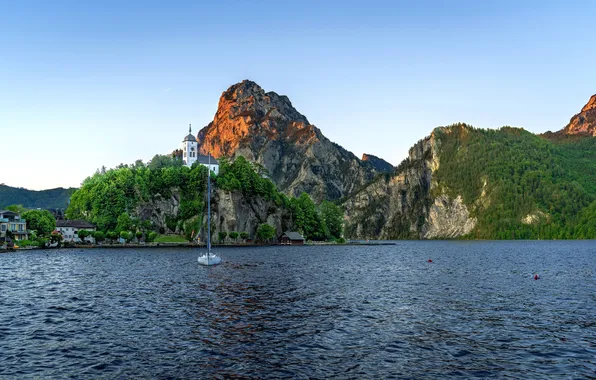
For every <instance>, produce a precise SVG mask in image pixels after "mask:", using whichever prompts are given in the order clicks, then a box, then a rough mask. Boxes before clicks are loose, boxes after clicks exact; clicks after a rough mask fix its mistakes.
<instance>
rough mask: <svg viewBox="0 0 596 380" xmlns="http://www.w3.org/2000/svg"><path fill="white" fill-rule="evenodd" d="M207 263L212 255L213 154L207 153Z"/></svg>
mask: <svg viewBox="0 0 596 380" xmlns="http://www.w3.org/2000/svg"><path fill="white" fill-rule="evenodd" d="M207 154H208V155H209V157H208V162H209V164H208V166H207V263H209V256H210V255H211V152H208V153H207Z"/></svg>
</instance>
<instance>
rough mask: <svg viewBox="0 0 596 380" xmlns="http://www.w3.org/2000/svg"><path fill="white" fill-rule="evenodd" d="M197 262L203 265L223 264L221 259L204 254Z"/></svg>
mask: <svg viewBox="0 0 596 380" xmlns="http://www.w3.org/2000/svg"><path fill="white" fill-rule="evenodd" d="M197 260H198V261H199V264H201V265H217V264H219V263H221V257H219V256H217V255H214V254H210V255H209V256H207V254H204V255H203V256H199V258H198V259H197Z"/></svg>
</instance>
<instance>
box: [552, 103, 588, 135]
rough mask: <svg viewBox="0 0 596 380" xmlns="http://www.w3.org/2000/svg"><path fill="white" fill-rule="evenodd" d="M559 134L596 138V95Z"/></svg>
mask: <svg viewBox="0 0 596 380" xmlns="http://www.w3.org/2000/svg"><path fill="white" fill-rule="evenodd" d="M559 133H561V134H565V135H584V136H596V95H592V97H591V98H590V100H589V101H588V103H587V104H586V105H585V106H584V108H582V110H581V112H580V113H578V114H577V115H574V116H573V117H572V118H571V120H570V121H569V124H568V125H567V126H566V127H565V128H564V129H563V130H561V131H560V132H559Z"/></svg>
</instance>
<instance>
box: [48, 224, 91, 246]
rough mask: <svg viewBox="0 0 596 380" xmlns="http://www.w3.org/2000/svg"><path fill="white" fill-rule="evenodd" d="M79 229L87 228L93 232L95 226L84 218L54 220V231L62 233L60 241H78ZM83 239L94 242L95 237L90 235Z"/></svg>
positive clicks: (79, 240)
mask: <svg viewBox="0 0 596 380" xmlns="http://www.w3.org/2000/svg"><path fill="white" fill-rule="evenodd" d="M79 230H87V231H89V232H91V233H93V232H94V231H95V230H96V228H95V226H94V225H93V224H91V223H89V222H87V221H86V220H62V219H60V220H56V231H58V232H60V234H61V235H62V241H65V242H66V241H69V242H75V243H80V242H81V239H79V235H78V233H79ZM85 241H87V242H89V243H94V242H95V239H94V238H93V237H92V236H87V237H86V238H85Z"/></svg>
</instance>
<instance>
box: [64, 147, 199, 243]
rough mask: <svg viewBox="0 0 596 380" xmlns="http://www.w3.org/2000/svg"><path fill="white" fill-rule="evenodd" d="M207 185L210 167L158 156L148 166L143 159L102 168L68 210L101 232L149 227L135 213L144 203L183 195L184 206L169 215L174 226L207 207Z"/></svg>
mask: <svg viewBox="0 0 596 380" xmlns="http://www.w3.org/2000/svg"><path fill="white" fill-rule="evenodd" d="M206 187H207V168H205V167H204V166H202V165H195V166H193V167H192V168H188V167H186V166H184V165H183V164H182V162H181V161H180V160H179V159H176V158H172V157H170V156H159V155H157V156H155V157H154V158H153V159H152V160H151V162H150V163H149V164H147V165H145V164H143V163H142V162H141V161H137V162H135V164H133V165H130V166H129V165H119V166H118V167H117V168H116V169H111V170H105V171H103V170H102V172H100V171H98V172H97V173H95V175H93V176H92V177H89V178H87V179H85V181H84V182H83V184H82V186H81V188H80V189H79V190H78V191H76V192H75V193H74V194H73V196H72V198H71V202H70V206H69V207H68V209H67V210H66V216H67V217H68V218H69V219H86V220H88V221H90V222H92V223H94V224H95V225H96V226H97V228H98V229H99V230H101V231H106V232H107V231H117V232H121V231H128V230H129V229H131V228H132V229H135V232H136V230H137V229H146V228H147V225H146V223H145V224H143V223H144V222H146V221H136V222H135V221H134V220H133V218H132V217H131V215H133V214H134V212H133V211H134V210H135V208H136V207H137V206H138V205H139V204H140V203H142V202H149V201H152V200H154V199H155V198H156V197H163V198H165V197H170V196H171V195H172V192H173V191H176V192H179V194H180V208H179V211H178V213H177V214H176V215H169V216H168V225H169V226H171V227H172V229H176V227H182V226H183V225H184V222H185V221H186V220H188V219H190V218H192V217H194V216H196V215H198V214H199V213H200V212H201V211H202V210H203V203H204V202H203V196H204V194H205V190H206Z"/></svg>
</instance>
